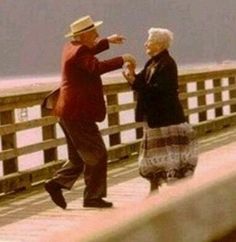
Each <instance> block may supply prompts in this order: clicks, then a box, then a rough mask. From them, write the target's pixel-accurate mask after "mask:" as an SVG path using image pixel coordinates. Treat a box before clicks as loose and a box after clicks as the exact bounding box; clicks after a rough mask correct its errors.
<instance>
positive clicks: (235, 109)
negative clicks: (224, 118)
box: [229, 76, 236, 113]
mask: <svg viewBox="0 0 236 242" xmlns="http://www.w3.org/2000/svg"><path fill="white" fill-rule="evenodd" d="M229 85H230V86H236V81H235V76H232V77H229ZM229 98H230V99H234V98H236V89H233V90H230V91H229ZM235 112H236V104H233V105H230V113H235Z"/></svg>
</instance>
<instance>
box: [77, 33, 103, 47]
mask: <svg viewBox="0 0 236 242" xmlns="http://www.w3.org/2000/svg"><path fill="white" fill-rule="evenodd" d="M98 37H99V34H98V32H97V30H96V29H93V30H91V31H88V32H85V33H83V34H81V36H80V40H81V41H82V42H83V44H85V45H87V46H88V47H89V48H92V47H93V46H95V44H96V43H97V38H98Z"/></svg>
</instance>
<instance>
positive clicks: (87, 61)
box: [76, 51, 124, 76]
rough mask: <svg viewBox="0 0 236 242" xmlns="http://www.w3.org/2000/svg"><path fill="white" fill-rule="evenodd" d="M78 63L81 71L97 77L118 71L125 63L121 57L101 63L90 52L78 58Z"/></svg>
mask: <svg viewBox="0 0 236 242" xmlns="http://www.w3.org/2000/svg"><path fill="white" fill-rule="evenodd" d="M76 62H77V65H78V68H79V69H80V70H82V71H85V72H87V73H88V74H91V75H96V76H97V75H101V74H104V73H106V72H110V71H113V70H117V69H119V68H121V67H122V65H123V63H124V62H123V58H122V57H121V56H120V57H115V58H112V59H108V60H104V61H99V60H98V59H97V58H96V57H95V56H94V55H93V54H92V53H91V52H90V51H89V52H88V51H87V52H84V53H83V54H81V55H80V56H78V57H77V60H76Z"/></svg>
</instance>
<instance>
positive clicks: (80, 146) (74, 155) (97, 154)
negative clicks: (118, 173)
mask: <svg viewBox="0 0 236 242" xmlns="http://www.w3.org/2000/svg"><path fill="white" fill-rule="evenodd" d="M59 123H60V125H61V127H62V129H63V131H64V134H65V137H66V141H67V146H68V156H69V161H67V162H66V163H65V164H64V165H63V167H62V168H61V169H59V170H58V171H57V172H56V174H55V175H54V177H53V178H52V180H53V181H54V182H56V183H58V184H60V185H61V186H62V187H64V188H66V189H69V190H70V189H71V188H72V186H73V184H74V183H75V182H76V180H77V179H78V177H79V176H80V174H81V173H84V181H85V190H84V199H85V200H86V199H92V198H102V197H105V196H106V190H107V150H106V147H105V144H104V142H103V139H102V136H101V134H100V131H99V129H98V126H97V125H96V123H94V122H88V121H77V120H65V119H61V120H60V121H59Z"/></svg>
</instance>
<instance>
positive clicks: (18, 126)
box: [0, 65, 236, 194]
mask: <svg viewBox="0 0 236 242" xmlns="http://www.w3.org/2000/svg"><path fill="white" fill-rule="evenodd" d="M235 77H236V66H232V65H231V66H230V65H218V66H214V67H213V66H212V67H211V68H205V69H197V70H182V71H180V74H179V90H180V99H181V102H182V104H183V107H184V109H185V114H186V116H187V117H188V120H189V122H190V123H192V124H194V125H195V127H196V129H197V133H198V135H199V136H203V135H205V134H206V133H208V132H214V131H215V130H219V129H222V128H224V127H227V126H231V125H235V124H236V113H235V111H236V83H235ZM56 86H57V83H44V84H39V85H33V86H32V85H31V86H29V85H28V86H27V85H26V86H22V87H18V88H15V89H14V90H13V89H9V90H6V91H4V92H3V93H1V95H0V136H1V142H0V145H1V147H0V160H1V161H0V162H1V163H0V164H1V165H2V176H0V194H5V193H8V192H12V191H15V190H18V189H22V188H27V187H30V186H32V185H34V184H35V183H38V182H42V181H43V180H45V179H47V178H48V177H50V176H51V174H52V172H54V171H55V169H57V168H58V167H59V166H60V165H61V164H62V163H63V160H64V159H65V157H66V152H64V151H63V152H61V153H60V152H59V151H58V149H59V148H60V147H63V146H64V145H65V138H64V137H63V135H62V134H60V128H59V126H58V124H57V118H56V117H53V116H49V114H48V113H47V112H46V111H45V110H43V109H42V108H41V106H40V104H41V103H42V100H43V98H44V97H45V95H46V94H48V93H49V92H50V91H51V90H52V89H54V88H55V87H56ZM104 93H105V96H106V101H107V112H108V115H107V118H106V120H105V121H104V122H103V123H102V124H99V127H100V129H101V133H102V135H103V136H104V140H105V142H106V145H107V147H108V150H109V159H110V160H111V161H113V160H119V159H122V158H125V157H128V156H131V155H135V154H137V152H138V149H139V142H140V138H141V137H142V124H141V123H136V122H135V121H134V107H135V100H136V96H135V94H134V93H133V92H132V91H131V89H130V87H129V85H128V84H127V83H126V82H125V81H124V79H123V78H122V77H121V75H117V76H113V77H107V78H104ZM19 114H20V115H19ZM27 115H28V117H27ZM24 132H29V133H30V134H31V136H30V135H29V134H28V133H27V134H24ZM32 134H35V136H36V137H34V138H37V140H34V141H33V143H32V141H31V137H32ZM130 137H131V138H130ZM128 138H129V139H128ZM26 141H28V143H27V142H26ZM22 143H23V146H22ZM64 150H65V149H64ZM38 152H41V153H42V154H43V155H42V157H41V158H40V156H37V159H41V164H40V165H36V166H35V167H32V168H30V169H23V168H22V167H21V166H22V165H21V164H22V163H24V162H25V159H23V160H22V161H19V160H20V159H21V158H22V157H23V158H24V156H27V157H28V159H29V160H30V159H31V158H30V156H31V155H32V154H34V153H38ZM61 154H64V156H63V155H62V156H63V157H62V156H61ZM34 159H35V158H34ZM33 162H34V161H33V158H32V159H31V163H33Z"/></svg>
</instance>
